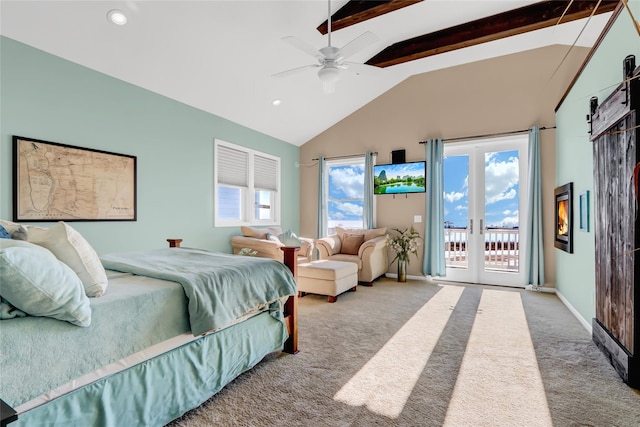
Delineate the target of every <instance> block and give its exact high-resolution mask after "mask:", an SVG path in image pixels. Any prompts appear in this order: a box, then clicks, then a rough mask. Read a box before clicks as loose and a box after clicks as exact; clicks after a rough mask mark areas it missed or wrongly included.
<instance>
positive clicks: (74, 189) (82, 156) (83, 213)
mask: <svg viewBox="0 0 640 427" xmlns="http://www.w3.org/2000/svg"><path fill="white" fill-rule="evenodd" d="M136 219H137V217H136V157H135V156H128V155H124V154H116V153H110V152H107V151H100V150H92V149H88V148H82V147H74V146H71V145H65V144H58V143H55V142H47V141H40V140H37V139H30V138H23V137H21V136H14V137H13V220H14V221H33V222H36V221H136Z"/></svg>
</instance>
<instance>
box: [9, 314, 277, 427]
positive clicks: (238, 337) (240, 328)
mask: <svg viewBox="0 0 640 427" xmlns="http://www.w3.org/2000/svg"><path fill="white" fill-rule="evenodd" d="M78 329H79V328H78ZM286 338H287V331H286V328H285V326H284V324H283V323H282V322H280V321H278V320H277V319H275V318H274V317H273V316H271V315H270V314H269V313H267V312H264V313H261V314H258V315H256V316H254V317H251V318H250V319H248V320H246V321H244V322H241V323H238V324H236V325H233V326H231V327H229V328H226V329H223V330H221V331H218V332H216V333H213V334H209V335H206V336H204V337H200V338H198V339H197V340H196V341H193V342H191V343H189V344H186V345H183V346H181V347H178V348H176V349H174V350H172V351H169V352H167V353H163V354H161V355H159V356H157V357H155V358H153V359H150V360H147V361H146V362H143V363H140V364H138V365H135V366H132V367H131V368H129V369H127V370H125V371H122V372H120V373H118V374H115V375H111V376H109V377H106V378H104V379H102V380H100V381H97V382H95V383H93V384H89V385H88V386H86V387H83V388H81V389H79V390H76V391H74V392H73V393H69V394H67V395H65V396H62V397H60V398H58V399H56V400H54V401H52V402H49V403H48V404H46V405H43V406H40V407H37V408H35V409H33V410H31V411H29V412H26V413H25V414H21V415H19V416H18V421H16V422H15V423H12V424H11V425H10V427H35V426H64V427H68V426H101V427H132V426H149V427H161V426H163V425H165V424H166V423H168V422H170V421H171V420H174V419H176V418H178V417H179V416H181V415H182V414H183V413H185V412H186V411H188V410H190V409H193V408H195V407H197V406H199V405H200V404H202V403H203V402H204V401H205V400H207V399H208V398H209V397H211V396H212V395H214V394H215V393H217V392H218V391H220V389H222V388H223V387H224V386H225V385H226V384H228V383H229V382H230V381H232V380H233V379H234V378H236V377H237V376H238V375H240V374H241V373H242V372H244V371H247V370H249V369H251V368H252V367H253V366H254V365H255V364H256V363H258V362H259V361H260V360H262V359H263V358H264V356H266V355H268V354H269V353H272V352H274V351H277V350H280V349H282V345H283V344H284V341H285V340H286ZM265 393H268V385H267V387H266V388H265Z"/></svg>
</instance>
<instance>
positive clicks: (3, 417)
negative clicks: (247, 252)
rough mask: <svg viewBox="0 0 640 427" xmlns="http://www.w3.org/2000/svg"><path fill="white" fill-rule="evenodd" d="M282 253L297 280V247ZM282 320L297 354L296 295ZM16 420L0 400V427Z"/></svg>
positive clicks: (172, 243)
mask: <svg viewBox="0 0 640 427" xmlns="http://www.w3.org/2000/svg"><path fill="white" fill-rule="evenodd" d="M167 242H169V247H172V248H179V247H180V244H181V242H182V239H167ZM281 249H282V251H283V252H284V264H285V265H286V266H287V267H289V269H290V270H291V273H292V274H293V276H294V278H296V280H297V276H298V274H297V273H298V270H297V261H296V260H297V257H298V254H297V252H298V251H299V250H300V248H299V247H291V246H285V247H282V248H281ZM284 320H285V324H286V327H287V332H288V333H289V338H287V340H286V341H285V343H284V349H283V350H284V351H285V352H286V353H290V354H296V353H298V295H297V293H296V294H295V295H291V296H289V298H288V299H287V302H286V303H285V306H284ZM17 419H18V415H17V414H16V411H15V410H14V409H13V408H11V407H10V406H9V405H7V404H6V403H5V402H4V401H2V400H1V399H0V427H4V426H6V425H7V424H9V423H12V422H14V421H16V420H17Z"/></svg>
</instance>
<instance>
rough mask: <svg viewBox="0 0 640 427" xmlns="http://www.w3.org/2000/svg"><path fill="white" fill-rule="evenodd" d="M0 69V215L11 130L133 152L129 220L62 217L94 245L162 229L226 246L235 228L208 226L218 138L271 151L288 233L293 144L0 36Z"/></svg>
mask: <svg viewBox="0 0 640 427" xmlns="http://www.w3.org/2000/svg"><path fill="white" fill-rule="evenodd" d="M0 73H1V74H0V218H3V219H9V220H11V219H12V215H13V207H12V170H11V168H12V166H11V156H12V152H11V151H12V148H11V144H12V138H11V137H12V135H19V136H24V137H28V138H35V139H41V140H45V141H51V142H58V143H63V144H69V145H75V146H81V147H87V148H93V149H99V150H105V151H112V152H116V153H123V154H128V155H133V156H137V158H138V180H137V184H138V187H137V189H138V220H137V221H135V222H73V223H71V225H72V227H74V228H76V229H77V230H78V231H80V233H82V234H83V235H84V236H85V237H86V238H87V240H88V241H89V242H90V243H91V244H92V245H93V246H94V248H95V249H96V251H98V252H99V253H106V252H115V251H123V250H137V249H150V248H156V247H164V246H166V245H167V243H166V238H169V237H171V238H173V237H177V238H182V239H184V242H183V246H189V247H199V248H204V249H210V250H215V251H221V252H231V245H230V243H229V237H230V236H232V235H234V234H239V229H238V227H224V228H215V227H213V215H214V203H213V162H214V159H213V146H214V139H215V138H220V139H223V140H225V141H228V142H232V143H234V144H238V145H242V146H246V147H249V148H252V149H256V150H260V151H262V152H265V153H269V154H272V155H275V156H278V157H280V158H281V165H282V177H281V182H282V194H281V196H282V197H281V200H282V215H281V224H282V227H283V229H285V230H286V229H292V230H293V231H294V232H298V228H299V199H300V189H299V170H298V168H296V162H298V161H299V148H298V147H296V146H294V145H291V144H288V143H285V142H283V141H281V140H278V139H274V138H272V137H269V136H266V135H264V134H261V133H259V132H256V131H254V130H251V129H248V128H246V127H243V126H240V125H238V124H236V123H233V122H230V121H228V120H225V119H222V118H220V117H218V116H214V115H212V114H209V113H206V112H204V111H201V110H198V109H195V108H192V107H189V106H187V105H184V104H182V103H179V102H176V101H173V100H171V99H168V98H166V97H163V96H160V95H158V94H155V93H153V92H150V91H148V90H145V89H142V88H140V87H137V86H133V85H131V84H128V83H125V82H123V81H121V80H117V79H114V78H112V77H109V76H106V75H104V74H101V73H98V72H96V71H93V70H90V69H88V68H85V67H83V66H80V65H78V64H74V63H72V62H69V61H66V60H64V59H61V58H59V57H56V56H53V55H50V54H47V53H45V52H42V51H40V50H37V49H34V48H32V47H29V46H27V45H24V44H21V43H18V42H16V41H14V40H11V39H8V38H6V37H2V38H0ZM211 96H215V94H213V93H212V94H211ZM42 224H43V223H40V225H42ZM44 224H45V225H47V224H49V225H50V224H51V223H44Z"/></svg>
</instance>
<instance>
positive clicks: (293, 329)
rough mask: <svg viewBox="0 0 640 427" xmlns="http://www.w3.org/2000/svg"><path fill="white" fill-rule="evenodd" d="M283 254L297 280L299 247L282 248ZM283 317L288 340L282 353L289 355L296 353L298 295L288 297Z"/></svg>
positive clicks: (286, 263)
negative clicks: (287, 331) (285, 322)
mask: <svg viewBox="0 0 640 427" xmlns="http://www.w3.org/2000/svg"><path fill="white" fill-rule="evenodd" d="M280 249H281V250H282V251H283V252H284V263H285V265H286V266H287V267H289V270H291V273H293V277H294V278H295V279H296V281H297V280H298V251H299V250H300V247H299V246H284V247H282V248H280ZM284 315H285V319H287V329H288V330H289V338H287V341H285V343H284V351H286V352H287V353H290V354H296V353H297V352H298V293H297V292H296V293H295V295H292V296H290V297H289V299H288V300H287V302H286V303H285V305H284Z"/></svg>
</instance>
